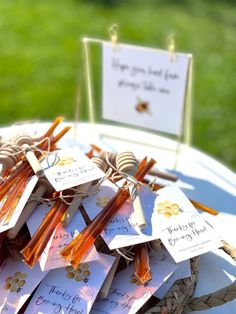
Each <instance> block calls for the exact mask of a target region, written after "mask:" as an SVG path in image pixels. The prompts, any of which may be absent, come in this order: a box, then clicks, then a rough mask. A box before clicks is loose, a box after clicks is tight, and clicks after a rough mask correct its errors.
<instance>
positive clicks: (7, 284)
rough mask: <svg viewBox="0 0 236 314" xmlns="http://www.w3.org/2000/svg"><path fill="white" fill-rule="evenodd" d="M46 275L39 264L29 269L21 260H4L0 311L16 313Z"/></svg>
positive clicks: (0, 278)
mask: <svg viewBox="0 0 236 314" xmlns="http://www.w3.org/2000/svg"><path fill="white" fill-rule="evenodd" d="M46 275H47V272H42V271H41V270H40V267H39V265H36V266H35V267H34V268H33V269H30V268H29V267H27V266H26V265H25V264H24V263H23V262H20V261H17V262H16V261H12V260H10V259H8V260H6V261H5V264H4V265H3V267H1V274H0V291H1V293H0V313H4V314H5V313H7V314H14V313H17V312H18V311H19V310H20V308H21V307H22V305H23V304H24V303H25V302H26V300H27V299H28V298H29V296H30V294H31V293H32V292H33V291H34V289H35V288H36V287H37V285H38V284H39V283H40V281H41V280H42V279H43V277H44V276H46Z"/></svg>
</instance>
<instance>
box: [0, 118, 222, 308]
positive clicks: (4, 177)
mask: <svg viewBox="0 0 236 314" xmlns="http://www.w3.org/2000/svg"><path fill="white" fill-rule="evenodd" d="M62 120H63V119H62V118H60V117H59V118H57V119H55V121H54V122H53V123H52V124H51V126H50V127H49V129H48V130H47V131H46V132H45V133H44V134H43V135H40V136H39V137H36V138H34V137H32V136H31V135H30V134H26V133H19V134H16V135H14V136H13V137H12V138H10V139H7V140H4V139H2V141H1V146H0V171H1V172H0V176H1V183H0V250H1V254H0V271H1V276H2V279H1V280H2V282H1V280H0V288H1V287H2V288H1V289H3V292H4V293H3V295H4V299H1V298H0V301H2V304H0V309H1V310H3V309H4V308H5V309H6V308H9V304H10V303H11V302H12V300H11V298H13V296H14V298H15V299H14V302H15V303H14V304H15V305H14V306H13V307H12V309H11V312H9V313H18V312H19V313H32V312H31V311H32V309H33V311H34V313H55V312H56V313H84V312H87V313H89V312H90V311H91V313H97V312H102V313H115V308H116V307H112V306H110V310H109V309H108V304H113V305H114V304H116V303H114V302H118V303H117V304H119V306H120V307H121V309H122V310H121V312H122V313H135V312H137V311H139V310H140V309H142V307H143V306H144V304H145V303H146V302H147V301H148V299H149V298H150V297H151V296H152V295H155V293H156V291H159V290H158V289H159V288H160V285H161V284H162V285H164V283H165V280H166V279H163V282H162V283H161V284H160V283H158V284H156V282H157V278H158V276H159V275H158V272H159V270H158V267H159V266H158V265H159V263H160V269H162V267H163V269H164V270H163V274H165V272H167V268H168V267H170V266H168V265H167V266H168V267H167V266H165V265H164V264H165V263H164V264H163V265H162V262H163V261H162V260H161V256H162V258H163V256H165V258H164V259H167V260H168V262H169V263H170V261H171V263H170V264H171V265H172V266H171V267H172V268H171V267H170V269H171V272H170V274H172V273H174V271H176V269H178V267H179V264H178V263H180V262H183V261H184V260H189V259H190V258H191V257H194V256H196V255H194V254H192V255H191V254H190V252H188V253H189V254H186V257H183V256H182V255H181V254H180V256H179V257H178V256H177V255H176V254H177V253H176V252H175V251H172V247H177V248H178V245H181V244H180V243H181V241H182V242H183V241H185V240H186V239H187V237H190V236H191V238H193V239H194V240H193V241H195V238H196V241H199V239H198V238H199V237H201V236H206V237H207V236H209V237H212V234H211V230H208V226H206V225H205V224H204V220H202V221H200V220H201V218H200V217H201V211H204V212H207V213H208V214H209V215H217V211H216V210H215V209H213V208H209V207H208V206H206V205H204V204H201V203H199V202H197V201H195V200H192V199H188V198H187V197H186V196H185V195H184V193H183V192H182V191H180V189H179V188H178V187H176V186H175V182H176V181H177V180H178V178H177V176H176V175H174V174H172V173H167V172H161V171H159V170H158V169H157V168H156V166H155V167H154V165H155V163H156V162H155V160H154V159H153V158H150V157H146V156H144V158H143V159H142V160H138V159H137V158H136V156H135V155H134V154H133V153H132V152H130V151H122V152H116V153H115V152H109V151H104V150H102V149H101V148H100V147H99V146H97V145H94V144H90V149H89V150H88V151H87V153H85V154H83V153H82V152H81V151H79V148H78V146H77V143H75V148H74V149H73V150H70V149H67V148H65V149H64V148H63V147H60V149H58V147H57V144H58V141H59V140H60V139H61V138H62V137H63V136H64V135H65V134H66V133H67V132H68V131H69V130H70V127H68V126H65V127H64V128H63V129H62V130H61V131H60V132H58V133H57V134H56V135H54V133H55V131H56V128H57V127H58V125H59V124H61V122H62ZM77 150H78V156H75V155H74V154H76V152H77ZM72 152H73V154H72ZM63 154H64V155H63ZM70 154H71V155H70ZM82 154H83V155H84V156H82ZM81 156H82V157H81ZM49 160H53V162H52V163H50V165H49ZM45 165H46V166H45ZM48 165H49V166H48ZM56 167H57V168H56ZM58 169H59V170H58ZM49 171H50V176H52V175H53V176H54V177H53V178H54V179H55V178H56V179H55V181H57V183H58V182H59V183H58V184H59V188H57V187H55V185H54V184H53V183H52V181H51V180H50V176H49V175H48V173H49ZM94 172H97V173H99V175H97V177H96V178H95V176H93V173H94ZM159 178H161V179H165V182H167V183H168V182H169V184H168V185H167V186H163V185H161V184H158V183H157V179H159ZM64 182H65V184H64ZM63 184H64V185H63ZM169 185H170V187H169ZM63 187H65V188H63ZM182 200H183V201H182ZM185 204H186V205H185ZM185 206H186V208H185ZM189 208H190V209H191V208H194V210H195V211H193V212H190V214H191V215H190V214H189ZM181 217H182V218H181ZM189 217H190V218H189ZM181 219H182V220H181ZM187 219H188V228H189V229H190V231H188V232H191V234H190V233H188V234H187V235H185V234H184V232H185V230H184V228H185V227H184V226H185V222H186V221H187ZM190 219H192V220H191V222H190ZM199 221H200V222H199ZM170 222H171V224H170ZM159 223H160V225H159ZM198 223H199V226H200V225H201V227H199V228H198V227H197V224H198ZM163 226H164V227H165V228H164V227H163ZM186 226H187V224H186ZM193 226H194V227H193ZM212 228H213V227H212ZM161 229H163V230H161ZM166 230H167V231H168V232H169V234H170V236H169V238H167V239H166V241H167V244H166V242H165V240H164V238H165V232H166ZM208 233H209V234H208ZM173 234H176V235H175V237H174V238H173V237H172V235H173ZM202 234H203V235H202ZM162 237H163V238H162ZM189 239H190V238H188V239H187V240H189ZM211 239H212V238H211ZM187 240H186V241H187ZM200 240H201V238H200ZM201 241H202V240H201ZM213 242H214V241H213V240H212V243H213ZM168 243H169V246H168ZM196 243H197V244H195V246H196V245H199V247H200V244H201V243H200V242H199V243H198V242H196ZM182 245H183V248H181V247H180V249H181V250H182V251H183V250H184V248H185V246H184V245H185V243H184V242H183V244H182ZM212 245H213V244H212ZM226 245H228V244H227V243H225V242H222V243H221V245H220V246H221V247H222V248H225V246H226ZM215 246H217V245H216V244H215ZM212 247H213V246H212ZM218 247H219V245H218ZM181 250H180V251H181ZM209 250H210V247H209V248H205V252H207V251H209ZM163 252H164V253H163ZM172 253H173V254H172ZM203 253H204V252H203V251H201V250H200V251H199V254H203ZM163 254H164V255H163ZM104 256H105V257H106V256H108V257H106V258H107V259H109V258H110V259H112V262H111V265H110V266H109V267H108V266H107V264H106V263H105V260H106V258H105V257H104ZM176 256H177V257H176ZM94 263H98V265H100V266H101V265H102V267H105V266H104V265H106V267H107V268H105V269H106V271H107V272H106V275H104V278H103V279H102V281H101V282H99V283H98V282H97V281H96V280H98V279H96V276H95V277H94V279H93V277H92V275H91V274H92V269H93V265H94ZM99 263H100V264H99ZM166 264H168V263H166ZM11 265H15V266H14V269H13V266H11ZM100 266H96V267H97V268H96V267H95V269H99V267H100ZM165 267H167V268H165ZM18 268H19V270H17V269H18ZM20 269H24V271H25V272H24V274H25V275H24V276H25V278H24V279H22V278H23V277H22V278H21V279H19V278H18V277H19V276H20V275H19V274H18V273H22V270H20ZM127 269H131V270H130V271H131V273H132V276H131V278H130V279H129V280H128V284H127V291H129V289H130V291H129V293H130V298H131V299H129V302H128V305H127V306H124V305H122V306H121V305H120V303H119V302H121V301H120V299H122V296H123V298H124V295H123V294H122V292H121V295H119V294H118V290H119V289H118V288H117V287H120V286H119V276H120V278H122V276H123V275H122V274H123V273H124V272H127ZM170 269H169V271H170ZM39 270H40V274H41V275H40V276H41V277H40V279H38V281H37V282H36V283H34V284H33V283H32V282H31V281H32V280H35V279H33V278H36V277H37V276H36V271H37V272H38V271H39ZM59 270H60V271H62V270H65V271H66V272H67V277H65V279H64V282H65V285H66V281H68V280H69V281H70V280H72V279H73V280H74V281H73V283H74V286H73V287H71V288H68V289H69V290H68V289H67V290H66V292H65V291H64V294H63V291H62V290H60V291H59V290H58V292H57V293H56V292H55V291H56V290H55V289H54V290H53V292H52V290H50V291H51V292H50V293H49V295H50V296H48V299H47V302H46V301H45V299H44V302H41V303H40V302H39V301H38V302H37V301H35V298H36V299H37V293H40V287H41V286H42V287H43V285H44V284H46V286H47V287H48V286H49V282H51V281H50V280H52V279H51V278H53V274H54V272H56V271H58V272H59ZM11 271H12V274H13V273H14V274H13V275H12V276H9V272H11ZM7 274H8V276H7ZM100 274H101V273H100ZM170 274H169V276H170ZM14 276H15V277H14ZM22 276H23V275H22ZM27 276H28V277H27ZM55 276H56V275H55ZM124 276H125V275H124ZM5 277H6V278H5ZM56 277H57V276H56ZM56 277H55V278H56ZM59 277H60V276H59V275H58V278H59ZM163 277H165V276H164V275H163ZM166 277H168V276H166ZM9 278H12V279H9ZM27 278H31V279H30V280H29V281H27V280H26V279H27ZM97 278H98V277H97ZM14 280H15V281H14ZM19 280H21V281H19ZM47 280H48V281H47ZM60 280H62V282H63V279H61V278H60ZM93 280H94V281H93ZM120 280H121V279H120ZM13 282H14V284H13ZM19 282H21V285H22V286H21V285H19V284H18V283H19ZM27 284H28V286H27ZM17 285H18V286H17ZM38 285H39V288H37V289H35V288H36V286H38ZM124 285H125V284H124ZM129 285H130V286H129ZM55 286H57V285H56V284H55ZM148 287H155V289H154V288H153V290H152V289H151V288H149V289H151V290H149V292H150V291H151V292H150V293H149V294H150V295H149V297H146V295H145V297H143V299H142V297H141V296H140V295H139V293H138V291H139V292H140V291H141V290H140V289H144V290H143V291H144V292H145V291H146V290H145V289H147V288H148ZM26 288H27V289H28V290H27V292H24V289H26ZM95 288H96V289H95ZM14 289H15V290H14ZM58 289H59V288H58ZM70 289H71V290H70ZM74 289H77V290H78V291H77V290H74ZM89 289H93V291H95V290H96V293H95V292H93V294H92V295H90V294H89V293H88V291H90V290H89ZM163 289H164V288H163ZM85 290H86V291H87V292H85V294H84V291H85ZM74 291H77V292H76V293H77V298H78V300H79V299H80V300H81V299H83V300H84V301H83V302H85V303H86V304H89V306H87V305H86V306H85V305H84V303H83V304H82V303H81V302H82V301H80V302H79V301H78V302H77V301H76V302H77V303H78V304H77V303H76V302H74V303H73V302H72V303H73V304H72V305H71V303H70V304H69V305H66V304H64V303H66V298H65V295H66V293H67V295H68V298H69V295H70V296H72V294H73V293H74ZM114 291H116V293H115V292H114ZM72 292H73V293H72ZM1 293H2V292H1ZM126 293H127V294H128V292H126ZM166 293H167V291H166ZM54 294H55V296H54ZM62 295H63V296H64V297H63V298H64V299H63V302H64V303H63V302H62V304H61V305H60V306H58V305H57V307H55V304H56V302H57V301H56V299H57V298H58V297H59V296H60V297H61V296H62ZM81 295H83V297H81ZM134 296H135V297H134ZM54 298H55V299H54ZM74 298H75V297H74ZM117 298H118V299H119V301H115V299H117ZM127 298H128V297H127ZM22 300H23V301H22ZM37 300H38V299H37ZM140 300H143V301H142V302H141V301H140ZM41 301H42V300H41ZM112 302H113V303H112ZM0 303H1V302H0ZM136 303H137V304H138V305H137V304H136ZM11 304H12V303H11ZM35 304H36V305H37V306H36V305H35ZM52 304H54V305H53V306H52ZM122 304H123V303H122ZM22 306H23V307H22ZM41 306H42V307H43V308H41ZM119 306H118V305H117V310H118V308H119ZM72 307H73V308H74V310H72ZM45 308H46V310H45ZM22 309H24V310H22ZM22 311H23V312H22ZM27 311H28V312H27Z"/></svg>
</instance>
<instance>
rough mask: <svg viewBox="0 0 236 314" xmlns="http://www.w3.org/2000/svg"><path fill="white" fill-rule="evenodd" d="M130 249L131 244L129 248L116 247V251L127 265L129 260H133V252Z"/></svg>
mask: <svg viewBox="0 0 236 314" xmlns="http://www.w3.org/2000/svg"><path fill="white" fill-rule="evenodd" d="M132 249H133V246H131V247H130V248H129V249H125V248H123V249H116V252H117V253H118V254H119V255H120V256H122V257H123V258H124V259H125V261H126V263H127V266H129V263H130V262H133V261H134V256H135V253H134V252H132Z"/></svg>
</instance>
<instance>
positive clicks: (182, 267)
mask: <svg viewBox="0 0 236 314" xmlns="http://www.w3.org/2000/svg"><path fill="white" fill-rule="evenodd" d="M190 276H191V269H190V261H189V260H186V261H183V262H180V263H178V264H177V269H176V270H175V271H174V272H173V274H172V275H171V276H170V277H169V278H168V279H167V280H166V282H165V283H164V284H163V285H162V286H161V287H160V288H159V289H157V291H156V292H155V293H154V296H155V297H157V298H158V299H162V298H164V296H165V295H166V294H167V292H168V291H169V290H170V288H171V287H172V286H173V284H174V283H175V281H176V280H179V279H183V278H187V277H190Z"/></svg>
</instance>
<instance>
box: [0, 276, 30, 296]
mask: <svg viewBox="0 0 236 314" xmlns="http://www.w3.org/2000/svg"><path fill="white" fill-rule="evenodd" d="M27 276H28V275H27V274H26V273H21V272H20V271H17V272H15V273H14V275H13V276H9V277H7V278H6V280H5V286H4V289H6V290H9V291H10V292H16V293H19V292H20V291H21V289H22V287H23V286H24V285H25V283H26V280H25V279H26V277H27Z"/></svg>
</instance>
